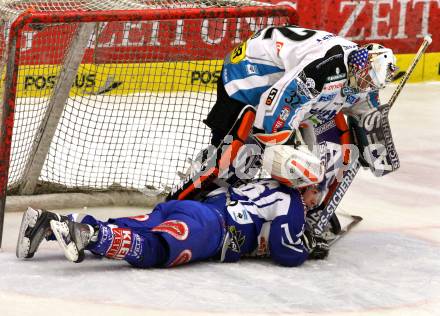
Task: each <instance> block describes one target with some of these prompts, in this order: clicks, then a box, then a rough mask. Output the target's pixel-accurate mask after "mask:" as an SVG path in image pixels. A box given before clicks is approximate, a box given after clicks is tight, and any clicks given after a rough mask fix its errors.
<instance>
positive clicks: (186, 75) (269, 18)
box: [0, 0, 298, 247]
mask: <svg viewBox="0 0 440 316" xmlns="http://www.w3.org/2000/svg"><path fill="white" fill-rule="evenodd" d="M94 3H96V5H95V6H94V5H92V4H94ZM105 3H112V5H110V6H109V8H110V7H112V8H114V9H106V8H105ZM0 14H1V18H2V20H3V22H4V23H3V27H4V29H3V30H2V31H3V33H4V35H5V36H4V37H3V38H1V40H0V43H1V44H2V46H1V47H0V48H1V52H2V72H3V74H2V79H3V82H2V83H3V85H2V92H3V100H2V101H3V102H2V103H3V104H2V112H1V124H2V126H1V135H0V137H1V141H0V247H1V241H2V239H1V238H2V228H3V221H4V212H5V208H6V204H7V202H6V196H7V195H19V196H23V195H32V194H35V193H44V192H45V191H44V190H43V189H41V188H42V187H43V185H44V184H47V183H49V182H54V183H55V191H56V192H59V191H61V192H75V191H76V190H77V191H79V192H85V191H89V190H91V191H101V192H102V191H108V190H111V189H116V190H117V191H121V190H128V191H132V190H138V191H139V190H140V191H142V189H143V188H153V189H154V188H157V187H162V188H163V187H167V186H169V185H170V184H172V183H173V182H175V178H173V177H174V175H175V173H176V172H177V171H181V170H183V168H184V164H185V159H186V158H188V157H192V156H193V155H195V154H197V151H198V150H200V149H201V148H202V147H203V146H204V145H207V141H208V139H209V135H208V132H207V130H206V128H205V127H204V126H203V123H202V122H201V121H202V119H203V118H204V115H205V114H206V113H207V110H208V109H209V107H210V106H211V105H212V104H213V102H214V101H215V80H216V78H218V75H219V69H221V60H222V59H223V58H224V57H225V53H226V52H228V51H230V50H231V49H232V48H233V47H234V46H236V45H238V43H239V42H240V41H242V40H244V39H246V38H247V37H249V36H250V35H251V34H252V33H253V32H255V31H257V30H258V28H260V27H264V26H268V25H283V24H296V23H297V21H298V17H297V13H296V11H295V10H294V9H293V8H292V7H290V6H284V5H280V6H278V5H270V4H267V3H259V2H256V1H220V0H218V1H178V0H176V1H131V2H127V1H122V2H118V1H113V2H112V1H107V2H106V1H96V2H94V1H89V2H88V3H86V4H84V3H82V2H81V1H66V0H62V1H53V0H48V1H44V2H43V1H26V2H17V1H4V2H3V3H2V4H1V5H0ZM225 23H226V24H228V27H226V28H225ZM127 24H131V26H133V25H134V26H135V27H133V29H131V30H129V32H125V31H126V26H127ZM131 26H129V27H131ZM229 26H230V28H229ZM121 29H123V31H124V33H123V34H124V35H123V36H128V37H127V38H125V37H124V38H122V39H120V38H119V37H121V36H119V33H117V32H116V30H118V31H119V30H121ZM163 29H167V30H168V31H169V30H171V32H174V33H173V34H174V35H173V38H172V40H171V39H164V38H163V37H166V36H169V35H166V34H167V33H166V32H165V31H164V30H163ZM239 29H240V32H239ZM146 30H148V32H150V33H149V35H148V36H147V37H148V41H146V40H145V39H144V38H143V37H142V41H141V40H140V41H137V42H136V41H135V42H133V41H132V42H131V44H133V43H134V44H133V45H132V46H130V45H128V46H126V47H123V46H122V45H121V46H117V45H116V46H112V44H114V43H115V42H116V41H117V40H122V41H123V42H124V41H125V42H127V43H130V38H129V37H130V36H132V37H133V36H134V37H136V36H140V35H139V34H140V33H142V32H146ZM130 31H132V32H131V33H133V34H135V35H133V34H131V33H130ZM106 32H107V33H108V34H107V33H106ZM142 34H144V33H142ZM176 34H178V35H176ZM200 34H202V35H203V36H204V37H203V36H202V40H203V43H202V40H200V37H201V35H200ZM46 35H48V36H49V35H50V36H51V37H50V38H49V37H47V38H46V37H45V36H46ZM118 36H119V37H118ZM142 36H143V35H142ZM222 36H223V37H222ZM225 38H226V39H227V40H225ZM103 39H105V40H106V41H107V42H105V43H100V41H101V40H102V41H104V40H103ZM218 39H221V40H218ZM198 41H199V42H200V43H202V46H200V47H197V43H198ZM125 42H124V43H125ZM109 43H110V44H109ZM182 43H185V44H184V45H183V44H182ZM181 44H182V45H181ZM100 71H101V72H100ZM121 78H122V79H121ZM124 89H125V90H124ZM117 106H120V107H117ZM90 109H97V110H96V112H94V111H95V110H90ZM83 111H84V112H83ZM89 111H90V112H89ZM79 112H81V114H78V113H79ZM84 113H86V114H84ZM132 113H136V114H135V116H133V117H131V116H130V115H131V114H132ZM139 113H142V114H139ZM138 114H139V115H138ZM75 115H76V116H75ZM84 116H86V117H87V123H83V121H85V119H84ZM107 119H108V120H107ZM115 121H117V123H115ZM147 121H148V123H145V122H147ZM65 122H68V123H67V124H66V123H65ZM78 122H79V123H78ZM69 124H70V125H69ZM82 124H84V125H82ZM109 125H110V127H109ZM125 127H126V128H125ZM89 130H91V131H96V134H92V133H91V134H88V133H89ZM101 130H105V133H102V132H101ZM83 132H84V134H85V136H82V135H83ZM153 133H156V134H153ZM127 134H128V135H129V136H128V138H124V137H125V136H126V135H127ZM22 135H23V136H22ZM121 135H122V136H121ZM130 135H131V136H130ZM139 135H140V136H139ZM176 135H177V136H178V138H177V139H172V137H174V136H176ZM77 136H78V138H76V137H77ZM81 137H82V138H81ZM61 139H62V142H61V141H59V140H61ZM146 139H148V140H151V141H152V142H151V144H150V143H147V142H145V140H146ZM95 141H97V142H96V143H95ZM113 141H114V143H113ZM144 142H145V143H144ZM164 143H165V144H164ZM192 143H195V144H196V145H194V146H192V145H190V144H192ZM66 144H67V145H66ZM165 145H166V146H165ZM68 146H72V147H68ZM163 146H165V147H163ZM132 147H133V148H134V147H136V150H134V149H133V148H132ZM138 147H139V148H138ZM121 148H122V149H121ZM142 148H143V149H144V150H142ZM176 149H178V150H177V152H175V150H176ZM155 151H157V152H155ZM84 152H87V153H84ZM121 153H122V154H121ZM106 155H108V156H106ZM110 155H113V156H118V155H119V158H117V157H116V158H115V157H110ZM161 155H162V156H161ZM121 156H122V158H121ZM72 157H73V158H72ZM109 157H110V158H109ZM133 157H135V160H134V161H131V160H130V159H131V158H133ZM88 159H91V163H90V164H89V165H80V164H81V163H84V164H86V163H87V161H88ZM96 161H98V162H101V163H102V164H101V165H99V164H96ZM77 163H78V165H76V164H77ZM71 164H73V166H71ZM156 164H157V165H158V166H159V167H156ZM119 167H121V169H122V170H123V171H121V172H120V171H119V169H118V168H119ZM164 168H167V170H166V172H165V171H164ZM145 170H146V171H148V172H147V174H146V175H143V174H142V173H143V171H145ZM101 171H103V173H100V172H101ZM81 172H82V173H81ZM95 172H96V174H95ZM130 172H132V173H130ZM77 173H81V174H80V175H79V176H78V174H77ZM103 174H105V175H103ZM139 174H142V176H140V175H139ZM87 176H90V178H93V179H101V180H102V183H97V182H93V183H91V182H90V181H89V179H86V178H87ZM62 177H65V178H63V179H61V178H62ZM117 177H120V178H117ZM136 177H137V178H136ZM130 178H136V179H135V181H132V182H131V180H130ZM151 179H153V180H151ZM157 179H159V180H157ZM156 180H157V183H156V182H154V181H156ZM81 181H84V183H81ZM151 181H153V182H154V183H153V182H151ZM159 181H160V182H159ZM150 182H151V183H150ZM50 190H52V189H50ZM118 198H119V197H118ZM129 199H131V197H130V198H129ZM56 200H58V197H57V198H56ZM24 201H25V202H24V203H28V204H29V202H26V201H28V200H26V199H24ZM70 201H72V199H70ZM95 201H96V199H95ZM108 201H109V200H108V199H107V200H106V203H108ZM119 202H120V201H119ZM132 202H133V201H128V203H130V204H131V203H132ZM82 203H85V204H88V206H91V204H90V203H91V202H90V201H89V202H82ZM92 204H93V203H92ZM33 205H34V206H36V207H47V208H50V205H47V204H44V203H43V204H42V206H40V205H39V204H38V203H36V204H33ZM68 206H69V207H75V206H76V205H68ZM20 207H24V206H20ZM57 207H62V206H57ZM65 207H66V206H65ZM23 210H24V209H23Z"/></svg>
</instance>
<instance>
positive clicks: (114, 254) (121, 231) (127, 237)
mask: <svg viewBox="0 0 440 316" xmlns="http://www.w3.org/2000/svg"><path fill="white" fill-rule="evenodd" d="M112 233H113V241H112V244H111V246H110V248H109V250H108V251H107V254H106V256H107V257H109V258H113V259H124V258H125V256H126V255H127V253H128V252H129V251H130V247H131V241H132V236H131V230H130V229H126V228H112Z"/></svg>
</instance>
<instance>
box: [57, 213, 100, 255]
mask: <svg viewBox="0 0 440 316" xmlns="http://www.w3.org/2000/svg"><path fill="white" fill-rule="evenodd" d="M50 227H51V228H52V232H53V234H54V235H55V238H56V239H57V241H58V243H59V244H60V246H61V248H63V250H64V255H65V256H66V258H67V259H68V260H70V261H72V262H81V261H83V260H84V257H85V254H84V249H85V248H86V246H87V245H88V244H89V243H90V241H91V239H92V237H93V235H94V234H95V230H94V229H93V227H92V226H90V225H88V224H81V223H76V222H73V221H70V220H66V221H62V222H60V221H56V220H52V221H50Z"/></svg>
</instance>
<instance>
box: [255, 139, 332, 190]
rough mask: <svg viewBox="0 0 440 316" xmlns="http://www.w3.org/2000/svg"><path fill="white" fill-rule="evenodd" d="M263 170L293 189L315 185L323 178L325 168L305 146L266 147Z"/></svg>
mask: <svg viewBox="0 0 440 316" xmlns="http://www.w3.org/2000/svg"><path fill="white" fill-rule="evenodd" d="M263 168H264V169H265V170H266V171H267V172H269V173H270V174H271V176H272V177H273V178H274V179H276V180H278V181H279V182H281V183H283V184H285V185H288V186H290V187H293V188H304V187H307V186H310V185H315V184H317V183H319V182H321V181H322V179H323V178H324V173H325V167H324V164H323V163H322V162H321V160H320V159H319V158H318V157H316V156H315V155H314V154H313V153H312V152H311V151H310V150H309V149H308V148H307V146H305V145H300V146H298V147H297V148H294V147H293V146H290V145H274V146H268V147H266V149H265V151H264V156H263Z"/></svg>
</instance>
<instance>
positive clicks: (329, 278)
mask: <svg viewBox="0 0 440 316" xmlns="http://www.w3.org/2000/svg"><path fill="white" fill-rule="evenodd" d="M392 89H393V87H391V88H390V89H388V90H387V91H385V94H384V95H387V96H389V95H390V94H391V92H392ZM382 99H383V100H387V97H383V98H382ZM439 117H440V84H438V83H425V84H410V85H408V86H407V87H405V89H404V91H403V92H402V94H401V96H400V97H399V99H398V100H397V103H396V105H395V108H393V109H392V111H391V113H390V122H391V127H392V130H393V136H394V140H395V143H396V147H397V150H398V152H399V156H400V160H401V169H400V170H398V171H397V172H396V173H394V174H390V175H387V176H385V177H384V178H378V179H377V178H375V177H374V176H373V175H371V174H370V173H369V172H368V171H362V172H360V174H358V176H357V178H356V179H355V182H354V183H353V185H352V187H351V188H350V190H349V192H348V193H347V195H346V197H345V198H344V200H343V202H342V205H341V207H340V209H341V210H343V211H346V212H349V213H353V214H357V215H361V216H363V217H364V221H363V222H361V223H360V224H359V225H358V226H357V227H356V228H355V229H354V230H353V231H352V232H350V233H349V234H348V235H346V236H345V237H344V238H342V239H341V240H339V241H338V242H337V243H336V244H335V245H334V247H333V248H332V250H331V253H330V256H329V258H328V259H327V260H324V261H310V262H306V263H305V264H304V265H303V266H302V267H299V268H283V267H279V266H276V265H274V264H272V263H271V262H270V261H268V260H243V261H241V262H239V263H234V264H221V263H215V262H203V263H196V264H191V265H187V266H181V267H178V268H173V269H151V270H137V269H133V268H130V267H129V266H128V265H127V264H125V263H124V262H119V261H110V260H107V259H97V258H95V257H93V256H91V255H89V256H87V258H86V261H85V262H83V263H81V264H73V263H70V262H67V261H66V260H65V259H64V257H63V255H62V253H61V251H60V250H59V249H58V246H57V245H56V244H55V243H44V244H42V246H41V249H40V250H39V252H38V253H37V254H36V255H35V258H34V259H32V260H18V259H16V258H15V242H16V238H17V232H18V226H19V222H20V219H21V214H15V213H8V214H6V218H5V225H6V227H5V236H4V245H3V249H2V250H1V251H0V315H1V316H6V315H36V316H38V315H86V314H91V313H94V314H97V313H101V315H104V314H105V315H130V316H132V315H255V316H256V315H274V314H276V315H284V314H285V315H440V207H439V204H440V145H439V139H440V129H439V125H440V124H439V119H438V118H439ZM67 211H68V210H66V212H67ZM90 211H91V210H90ZM143 211H144V210H140V209H134V208H125V209H115V208H111V209H98V210H93V214H95V215H97V216H98V217H101V218H105V217H107V216H116V215H135V214H139V213H142V212H143Z"/></svg>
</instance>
